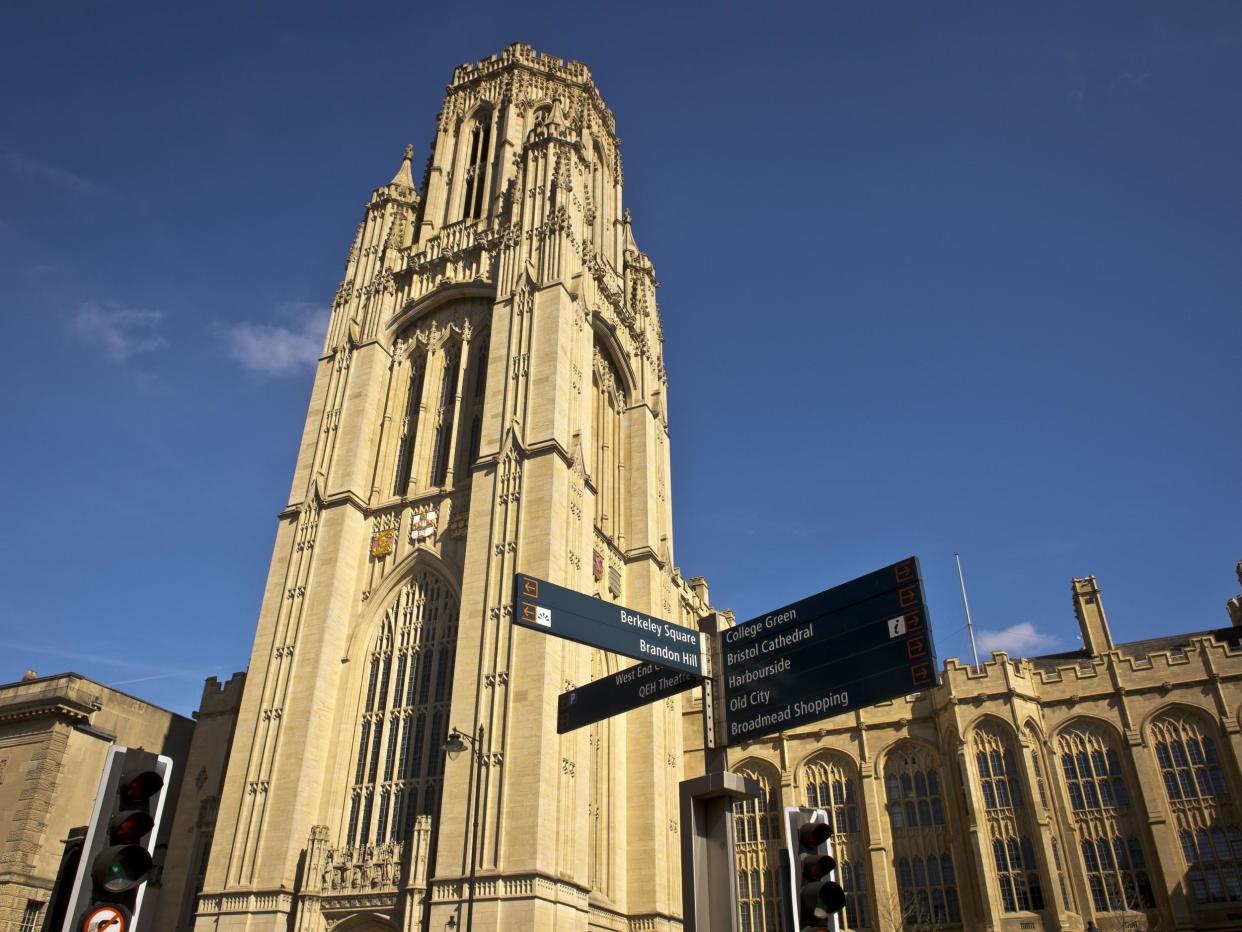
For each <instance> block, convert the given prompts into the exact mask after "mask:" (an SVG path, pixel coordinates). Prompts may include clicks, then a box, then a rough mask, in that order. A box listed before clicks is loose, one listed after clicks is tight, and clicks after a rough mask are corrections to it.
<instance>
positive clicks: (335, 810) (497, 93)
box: [194, 45, 708, 932]
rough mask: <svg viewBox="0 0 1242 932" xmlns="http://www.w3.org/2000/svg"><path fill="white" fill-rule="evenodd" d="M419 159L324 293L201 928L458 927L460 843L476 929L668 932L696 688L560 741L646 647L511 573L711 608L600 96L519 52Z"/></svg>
mask: <svg viewBox="0 0 1242 932" xmlns="http://www.w3.org/2000/svg"><path fill="white" fill-rule="evenodd" d="M411 158H412V155H411V151H410V150H409V149H407V150H406V153H405V158H404V160H403V161H402V162H401V166H400V168H399V169H398V171H397V173H396V176H395V177H394V178H393V179H392V181H390V182H389V183H388V184H386V185H384V186H382V187H380V188H377V189H376V190H375V192H374V193H373V194H372V196H371V198H370V200H369V201H368V202H367V204H366V208H365V213H364V216H363V219H362V223H361V224H360V226H359V228H358V232H357V235H356V236H355V238H354V242H353V246H352V247H351V249H350V251H349V256H348V259H347V261H346V267H345V278H344V281H343V283H342V284H341V287H340V290H339V292H338V293H337V296H336V299H335V300H334V302H333V305H332V318H331V323H330V324H329V327H328V334H327V339H326V342H325V345H324V352H323V356H322V358H321V359H320V361H319V364H318V370H317V372H316V375H315V381H314V388H313V390H312V394H311V400H310V407H309V410H308V412H307V418H306V427H305V431H304V433H303V435H302V443H301V448H300V451H299V454H298V460H297V467H296V470H295V473H294V477H293V486H292V489H291V492H290V497H289V503H288V505H287V507H286V508H285V509H284V511H282V512H281V513H280V516H279V524H278V528H277V533H276V544H275V548H274V552H273V556H272V563H271V569H270V574H269V577H268V582H267V587H266V590H265V593H264V598H263V604H262V609H261V612H260V615H259V622H258V630H257V633H256V636H255V642H254V648H253V652H252V655H251V660H250V667H249V676H248V678H247V681H246V691H245V696H244V700H243V704H242V710H241V715H240V719H239V724H238V726H237V732H236V737H235V740H234V744H233V749H232V754H231V758H230V762H229V767H228V773H227V777H226V783H225V788H224V792H223V796H222V799H221V804H220V812H219V817H218V821H217V828H216V834H215V838H214V842H213V845H212V849H211V855H210V860H209V864H208V868H207V872H206V877H205V880H204V884H203V891H202V894H201V896H200V897H199V900H198V904H197V914H196V919H195V925H194V928H195V929H196V930H221V932H223V930H229V932H234V930H236V932H240V930H246V932H259V930H262V932H275V930H281V932H284V930H290V929H292V930H297V932H319V930H324V929H327V928H329V927H332V928H338V927H339V928H342V929H349V930H362V929H404V930H412V929H424V928H429V929H436V930H439V929H443V928H446V927H452V925H456V926H457V927H462V926H463V924H464V917H465V905H464V901H465V900H466V899H467V891H468V878H469V877H470V874H471V866H472V865H471V850H472V848H473V850H474V851H475V852H476V853H475V857H474V863H473V868H474V874H475V876H476V888H475V895H474V898H473V910H472V914H473V925H474V928H475V929H478V930H484V929H558V930H570V929H583V930H585V929H588V928H589V929H631V928H643V929H652V930H662V929H675V928H679V926H680V923H679V915H680V911H681V910H680V903H681V900H680V881H679V877H680V868H679V839H678V836H677V832H678V825H677V818H678V817H677V784H678V782H679V780H680V779H681V778H682V740H681V733H680V728H681V727H682V726H681V720H682V715H681V703H680V702H679V701H677V700H663V701H660V702H657V703H655V704H653V705H651V706H648V707H646V708H644V709H641V710H638V711H635V712H632V713H629V714H628V715H626V716H623V717H618V718H616V719H612V720H609V721H607V722H603V723H600V724H598V725H597V726H593V727H591V728H585V729H581V730H579V731H576V732H571V733H569V734H566V735H558V734H557V732H556V714H555V711H556V698H557V695H558V693H560V692H562V691H564V690H565V689H567V688H569V687H571V686H574V685H581V684H583V683H586V682H588V681H590V680H593V679H597V678H599V677H601V676H604V675H606V674H607V673H609V672H612V671H614V670H616V669H618V668H620V667H623V666H627V665H629V661H625V660H622V659H621V658H618V657H616V656H614V655H605V654H604V653H602V652H600V651H597V650H592V649H590V648H587V647H583V646H579V645H576V644H572V643H570V642H567V641H562V640H559V639H556V638H553V637H550V636H543V635H540V634H538V633H534V632H530V631H525V630H520V629H518V628H515V627H514V626H513V625H512V624H511V604H510V603H511V600H512V587H513V577H514V573H515V572H517V571H521V572H525V573H529V574H532V575H534V576H538V577H542V578H544V579H548V580H550V581H553V582H556V583H558V584H560V585H564V586H567V587H570V588H573V589H577V590H579V591H581V592H584V593H588V594H593V595H596V596H598V597H599V598H602V599H609V600H614V601H619V602H623V603H624V604H626V605H629V606H631V607H634V608H637V609H639V610H641V611H646V612H651V613H653V614H655V615H658V616H661V617H664V618H667V619H669V620H672V621H676V622H679V623H682V624H686V625H689V626H693V625H694V623H695V619H696V618H697V617H699V616H701V615H702V614H704V613H705V612H706V611H707V610H708V606H707V604H706V600H707V591H706V586H705V585H703V584H701V582H698V581H696V585H694V586H693V587H692V586H691V585H690V584H689V583H687V582H685V581H683V580H682V578H681V576H680V574H679V572H678V571H677V570H676V569H675V568H674V566H673V562H672V557H673V539H672V513H671V507H670V501H669V438H668V420H667V408H666V390H667V383H666V379H665V371H664V365H663V361H662V340H663V333H662V329H661V325H660V317H659V312H658V309H657V306H656V298H655V289H656V281H655V274H654V270H653V268H652V265H651V262H650V260H649V259H648V258H647V257H646V256H645V255H644V254H643V253H642V252H640V251H639V249H638V247H637V246H636V245H635V241H634V237H633V234H632V232H631V228H630V218H629V214H628V212H627V211H625V210H624V209H623V207H622V199H621V190H622V174H621V160H620V155H619V152H618V139H617V135H616V131H615V125H614V119H613V115H612V113H611V112H610V111H609V110H608V108H607V107H606V106H605V104H604V102H603V100H602V98H601V97H600V94H599V92H598V90H597V89H596V87H595V85H594V83H593V82H592V79H591V75H590V72H589V71H588V70H587V68H586V67H585V66H583V65H582V64H580V63H578V62H571V63H569V64H566V63H565V62H563V61H561V60H560V59H556V58H551V57H548V56H545V55H541V54H539V53H536V52H535V51H534V50H533V49H531V48H530V47H528V46H524V45H514V46H510V47H509V48H508V49H506V50H505V51H504V52H503V53H502V54H501V55H499V56H494V57H492V58H489V59H487V60H485V61H482V62H479V63H478V64H475V65H464V66H462V67H460V68H458V69H456V71H455V72H454V74H453V78H452V83H451V84H450V85H449V87H448V90H447V96H446V99H445V103H444V109H443V111H442V112H441V114H440V116H439V121H438V125H437V130H436V135H435V141H434V144H433V149H432V152H431V156H430V159H429V160H428V165H427V169H426V172H425V175H424V177H423V183H422V186H421V191H420V190H419V189H418V188H416V186H415V183H414V180H413V176H412V174H411ZM480 726H482V732H481V733H482V736H483V737H482V742H481V744H480V745H479V747H478V754H477V757H476V755H474V754H472V753H465V754H461V755H460V756H458V757H457V758H456V759H446V755H445V754H444V752H443V750H442V748H443V745H444V742H445V738H446V736H447V734H448V732H449V730H450V729H451V728H457V729H460V731H462V732H464V733H465V734H467V735H472V736H473V735H477V734H479V733H480V732H479V728H480ZM476 760H477V761H478V764H479V771H478V776H479V780H478V781H477V782H478V785H479V786H480V792H479V793H478V795H477V798H476V794H475V792H474V785H475V782H476V781H475V780H474V776H475V774H474V767H475V762H476ZM476 814H477V817H478V818H477V824H478V832H477V836H473V835H472V826H473V824H474V822H475V821H476V820H475V816H476ZM472 841H473V842H474V844H472Z"/></svg>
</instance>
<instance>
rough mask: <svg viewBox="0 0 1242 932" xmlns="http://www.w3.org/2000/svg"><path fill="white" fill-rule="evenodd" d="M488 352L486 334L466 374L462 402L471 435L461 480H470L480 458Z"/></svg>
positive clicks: (461, 466)
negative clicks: (471, 470)
mask: <svg viewBox="0 0 1242 932" xmlns="http://www.w3.org/2000/svg"><path fill="white" fill-rule="evenodd" d="M487 352H488V339H487V335H486V334H484V335H483V336H482V337H480V338H479V339H477V340H476V341H475V343H474V346H473V347H472V348H471V350H470V354H471V355H472V356H473V357H474V362H473V363H472V368H471V369H470V370H469V371H467V373H466V379H467V382H468V387H466V388H464V389H463V398H462V401H463V405H464V406H465V412H464V415H463V424H464V423H465V421H466V420H468V421H469V430H470V433H469V435H468V437H467V439H466V457H465V460H464V461H463V462H461V463H460V464H459V465H458V467H457V477H458V479H459V480H460V479H462V478H469V476H470V467H471V466H473V465H474V461H475V460H477V459H478V458H479V442H480V439H481V438H482V436H483V398H484V394H485V392H486V389H487ZM459 442H460V441H459Z"/></svg>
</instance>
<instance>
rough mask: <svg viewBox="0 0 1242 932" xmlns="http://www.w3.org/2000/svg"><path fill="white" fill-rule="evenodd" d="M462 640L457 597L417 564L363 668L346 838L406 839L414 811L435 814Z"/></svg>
mask: <svg viewBox="0 0 1242 932" xmlns="http://www.w3.org/2000/svg"><path fill="white" fill-rule="evenodd" d="M456 644H457V600H456V598H454V596H453V593H452V591H451V590H450V589H449V587H448V584H447V583H446V582H445V581H444V580H443V579H442V578H440V577H439V576H438V575H437V574H435V573H433V572H431V571H429V570H426V569H420V570H418V571H416V572H415V574H414V576H413V577H412V578H411V579H410V581H409V582H407V583H406V584H405V585H404V586H403V587H402V588H401V589H400V590H399V591H398V592H397V594H396V595H395V596H394V597H393V601H392V603H391V604H390V605H389V607H388V610H387V611H385V613H384V617H383V620H382V621H381V623H380V627H379V631H378V632H377V633H376V635H375V640H374V642H373V644H372V648H371V651H370V653H369V655H368V657H367V661H366V663H367V666H366V667H365V668H364V669H365V676H366V688H365V692H364V695H363V702H362V710H361V721H360V723H359V728H358V743H357V745H356V754H355V758H354V767H353V771H352V773H353V786H352V788H351V789H350V793H349V805H348V811H349V816H348V822H347V827H346V832H345V841H344V843H345V844H346V845H370V844H383V843H385V842H390V841H391V842H401V841H404V840H405V839H406V838H407V837H408V836H409V833H410V831H411V830H412V828H413V825H414V817H415V816H417V815H421V814H429V815H435V812H436V810H435V800H436V798H437V794H438V789H439V786H440V783H441V782H442V780H443V777H442V773H443V766H442V765H443V751H442V750H441V747H442V745H443V744H444V739H445V735H446V733H447V730H448V728H447V715H448V703H449V692H450V687H451V685H452V677H453V655H454V652H455V650H456ZM420 803H421V805H420Z"/></svg>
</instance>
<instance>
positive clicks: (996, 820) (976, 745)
mask: <svg viewBox="0 0 1242 932" xmlns="http://www.w3.org/2000/svg"><path fill="white" fill-rule="evenodd" d="M971 746H972V750H973V751H974V756H975V767H976V779H978V781H979V786H980V790H981V793H982V796H983V801H984V815H985V816H986V818H987V823H988V835H989V838H990V840H991V845H992V860H993V864H994V866H995V869H996V873H995V878H996V884H997V887H998V888H999V890H1000V898H1001V905H1002V907H1003V908H1004V911H1005V912H1007V913H1013V912H1028V911H1036V910H1041V909H1043V908H1044V893H1043V887H1042V885H1041V884H1040V877H1039V862H1038V859H1037V857H1036V852H1035V846H1034V845H1033V844H1032V843H1031V838H1032V837H1036V838H1037V837H1038V835H1037V832H1036V826H1035V824H1034V822H1033V820H1032V819H1031V811H1030V809H1029V808H1028V807H1027V806H1026V804H1025V802H1024V799H1025V794H1024V793H1023V792H1022V781H1021V775H1020V773H1019V770H1018V766H1017V760H1018V758H1017V754H1016V752H1015V751H1014V747H1013V738H1012V735H1011V734H1010V733H1006V732H1003V731H1002V730H1001V728H1000V726H999V725H993V724H990V723H985V724H983V725H980V726H979V727H977V728H976V729H975V731H974V734H973V736H972V737H971Z"/></svg>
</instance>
